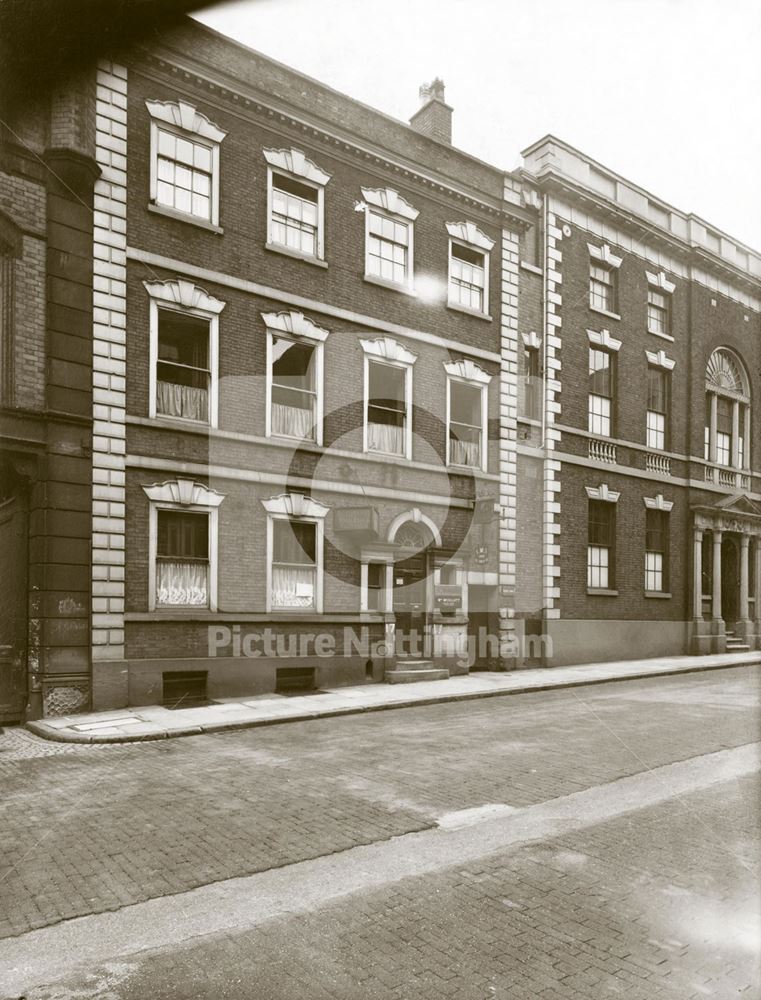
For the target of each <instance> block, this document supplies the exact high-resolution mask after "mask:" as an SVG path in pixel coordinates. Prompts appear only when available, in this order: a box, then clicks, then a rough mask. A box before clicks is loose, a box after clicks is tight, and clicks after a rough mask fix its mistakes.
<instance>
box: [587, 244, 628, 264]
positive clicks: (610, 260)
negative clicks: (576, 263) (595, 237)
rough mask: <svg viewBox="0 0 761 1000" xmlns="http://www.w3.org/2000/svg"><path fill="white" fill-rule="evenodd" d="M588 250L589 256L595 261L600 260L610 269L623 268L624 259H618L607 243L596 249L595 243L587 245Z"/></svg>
mask: <svg viewBox="0 0 761 1000" xmlns="http://www.w3.org/2000/svg"><path fill="white" fill-rule="evenodd" d="M587 249H588V250H589V256H590V257H591V258H592V259H593V260H599V261H601V262H602V263H603V264H606V265H607V266H608V267H621V264H622V262H623V259H624V258H623V257H617V256H616V255H615V254H614V253H613V251H612V250H611V248H610V247H609V246H608V244H607V243H603V245H602V246H601V247H596V246H595V245H594V244H593V243H587Z"/></svg>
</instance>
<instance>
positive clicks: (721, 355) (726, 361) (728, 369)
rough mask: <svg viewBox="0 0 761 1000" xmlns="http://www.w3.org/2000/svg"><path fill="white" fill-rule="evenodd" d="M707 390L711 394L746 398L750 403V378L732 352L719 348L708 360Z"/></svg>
mask: <svg viewBox="0 0 761 1000" xmlns="http://www.w3.org/2000/svg"><path fill="white" fill-rule="evenodd" d="M706 389H707V390H708V391H709V392H710V391H713V392H720V393H727V392H729V393H733V394H736V395H738V396H744V397H746V398H745V402H750V400H749V398H748V397H749V392H748V376H747V375H746V374H745V369H744V367H743V364H742V362H741V361H740V359H739V358H737V357H736V356H735V355H734V354H732V353H731V352H730V351H727V350H725V349H724V348H719V350H718V351H714V352H713V354H712V355H711V357H710V358H709V359H708V365H707V366H706Z"/></svg>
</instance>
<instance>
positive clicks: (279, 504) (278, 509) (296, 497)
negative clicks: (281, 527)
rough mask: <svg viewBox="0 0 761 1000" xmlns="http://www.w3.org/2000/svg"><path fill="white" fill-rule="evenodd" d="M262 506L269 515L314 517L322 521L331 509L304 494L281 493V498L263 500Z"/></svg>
mask: <svg viewBox="0 0 761 1000" xmlns="http://www.w3.org/2000/svg"><path fill="white" fill-rule="evenodd" d="M262 506H263V507H264V509H265V510H266V511H267V513H268V514H281V515H283V516H284V517H313V518H317V519H318V520H322V519H323V518H324V517H325V516H326V514H327V513H328V511H329V510H330V507H327V506H326V505H325V504H324V503H320V501H319V500H315V499H314V498H313V497H308V496H305V495H304V494H303V493H281V494H280V496H276V497H270V499H269V500H262Z"/></svg>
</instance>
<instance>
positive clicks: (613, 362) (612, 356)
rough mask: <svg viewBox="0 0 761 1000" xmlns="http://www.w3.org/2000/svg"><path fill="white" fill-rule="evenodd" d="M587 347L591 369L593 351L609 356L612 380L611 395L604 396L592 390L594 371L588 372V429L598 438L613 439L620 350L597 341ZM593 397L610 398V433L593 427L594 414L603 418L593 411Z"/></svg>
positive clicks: (615, 421) (610, 377) (610, 378)
mask: <svg viewBox="0 0 761 1000" xmlns="http://www.w3.org/2000/svg"><path fill="white" fill-rule="evenodd" d="M587 348H588V351H587V369H589V368H590V366H591V353H592V352H593V351H594V352H596V353H598V354H604V355H606V356H607V358H608V360H609V364H608V371H609V382H610V395H609V396H603V395H602V394H601V393H599V392H592V388H591V380H592V376H593V374H594V373H593V372H591V371H588V374H587V380H588V382H587V431H588V433H589V434H591V435H592V436H593V437H596V438H606V439H612V438H614V437H615V436H616V431H617V420H616V404H617V389H618V384H617V383H618V372H617V358H618V352H617V351H615V350H612V349H611V348H609V347H607V346H605V345H603V344H596V343H589V344H588V345H587ZM599 370H604V369H599ZM593 397H594V398H595V399H607V400H608V407H609V412H608V416H607V420H608V433H607V434H606V433H604V432H603V431H596V430H593V429H592V417H593V416H597V417H598V418H601V415H599V414H593V413H592V398H593Z"/></svg>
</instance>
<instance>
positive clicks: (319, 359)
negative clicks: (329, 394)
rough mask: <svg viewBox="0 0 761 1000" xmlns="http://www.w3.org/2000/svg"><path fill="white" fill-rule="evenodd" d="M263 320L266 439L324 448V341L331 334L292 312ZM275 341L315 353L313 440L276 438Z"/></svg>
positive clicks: (301, 315) (273, 315) (282, 436)
mask: <svg viewBox="0 0 761 1000" xmlns="http://www.w3.org/2000/svg"><path fill="white" fill-rule="evenodd" d="M261 316H262V319H263V320H264V325H265V327H266V331H267V339H266V348H265V366H266V367H265V383H266V388H265V403H264V407H265V409H264V436H265V437H268V438H272V439H273V440H276V441H301V440H307V441H311V442H312V443H313V444H316V445H318V446H320V447H322V443H323V418H324V407H325V341H326V340H327V338H328V331H327V330H324V329H323V328H322V327H320V326H317V324H316V323H313V322H312V320H310V319H308V318H307V317H306V316H305V315H304V314H303V313H300V312H296V311H293V310H291V311H290V312H279V313H262V314H261ZM275 337H278V338H281V339H283V340H292V341H293V342H294V343H306V344H311V345H312V346H313V347H314V349H315V356H314V359H315V360H314V363H315V373H314V378H315V418H314V419H315V428H314V438H313V439H310V438H305V439H302V438H297V437H291V436H290V435H288V434H275V433H273V431H272V349H273V346H274V340H275Z"/></svg>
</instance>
